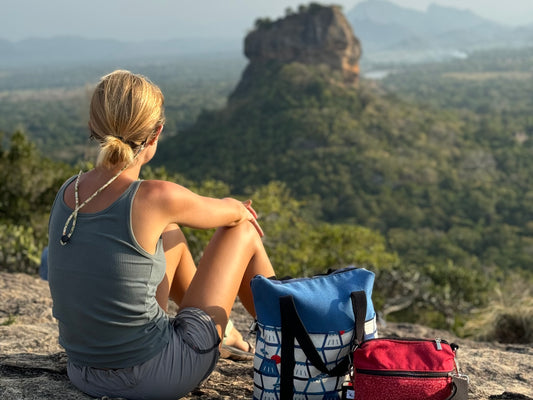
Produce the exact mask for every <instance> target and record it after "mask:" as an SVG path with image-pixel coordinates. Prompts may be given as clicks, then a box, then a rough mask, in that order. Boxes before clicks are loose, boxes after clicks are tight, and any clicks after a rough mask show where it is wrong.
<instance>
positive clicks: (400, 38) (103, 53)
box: [0, 0, 533, 67]
mask: <svg viewBox="0 0 533 400" xmlns="http://www.w3.org/2000/svg"><path fill="white" fill-rule="evenodd" d="M314 4H316V3H314ZM346 17H347V19H348V21H349V22H350V24H351V25H352V27H353V30H354V32H355V35H356V36H357V37H359V39H360V40H361V42H362V45H363V50H364V51H363V58H364V60H365V61H370V62H373V61H376V62H379V61H396V62H397V61H402V62H413V61H427V60H433V59H434V58H435V56H434V55H435V54H436V53H439V52H444V53H446V54H448V55H449V54H452V53H453V52H452V51H450V50H461V51H463V52H468V51H471V50H476V49H488V48H495V47H504V48H507V47H509V46H511V47H523V46H529V44H530V38H531V36H532V35H533V26H524V27H520V28H509V27H505V26H502V25H499V24H497V23H495V22H493V21H490V20H487V19H485V18H482V17H480V16H478V15H476V14H475V13H473V12H471V11H468V10H461V9H457V8H452V7H443V6H440V5H435V4H432V5H430V6H429V7H428V9H427V11H418V10H414V9H410V8H406V7H402V6H399V5H396V4H394V3H391V2H390V1H387V0H367V1H364V2H362V3H359V4H357V5H356V6H355V7H353V8H352V9H350V10H349V11H347V12H346ZM199 34H200V33H199ZM240 51H241V41H240V38H223V37H204V38H202V37H196V38H195V37H189V38H177V39H172V40H159V41H158V40H152V41H146V42H123V41H117V40H112V39H87V38H83V37H78V36H68V37H65V36H62V37H52V38H31V39H26V40H22V41H18V42H10V41H7V40H2V39H1V38H0V54H2V56H1V57H0V67H6V66H7V67H9V66H17V65H35V64H37V65H39V64H55V63H64V62H71V63H80V62H87V61H93V62H98V61H109V60H120V59H142V58H146V57H153V56H160V57H184V56H190V55H198V54H213V53H221V52H223V53H234V54H236V55H238V54H239V53H240ZM421 52H422V53H423V54H418V55H414V54H413V53H421Z"/></svg>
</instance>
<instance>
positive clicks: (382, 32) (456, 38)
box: [346, 0, 533, 62]
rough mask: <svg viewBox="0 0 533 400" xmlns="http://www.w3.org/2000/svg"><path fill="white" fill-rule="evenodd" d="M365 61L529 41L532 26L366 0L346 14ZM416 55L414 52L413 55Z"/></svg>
mask: <svg viewBox="0 0 533 400" xmlns="http://www.w3.org/2000/svg"><path fill="white" fill-rule="evenodd" d="M346 16H347V18H348V20H349V21H350V23H351V24H352V27H353V30H354V32H355V34H356V35H357V36H358V37H359V38H360V40H361V42H362V44H363V55H364V57H365V60H366V61H369V60H370V61H401V62H405V61H420V58H424V57H426V58H427V60H432V59H434V58H439V57H441V58H446V57H448V58H449V57H453V56H454V55H455V54H464V53H465V52H466V53H468V52H470V51H474V50H480V49H489V48H496V47H509V46H512V47H518V46H524V45H528V41H529V39H530V38H531V36H532V32H533V30H532V28H531V27H529V28H528V27H524V28H521V29H514V28H509V27H506V26H503V25H500V24H498V23H496V22H493V21H490V20H488V19H485V18H482V17H480V16H478V15H476V14H475V13H473V12H472V11H469V10H462V9H457V8H451V7H444V6H440V5H435V4H432V5H430V6H429V7H428V9H427V10H426V11H418V10H414V9H410V8H406V7H401V6H399V5H396V4H394V3H391V2H389V1H386V0H367V1H364V2H362V3H359V4H357V5H356V6H355V7H354V8H353V9H351V10H350V11H348V12H347V14H346ZM414 53H418V56H413V54H414Z"/></svg>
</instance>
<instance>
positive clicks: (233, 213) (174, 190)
mask: <svg viewBox="0 0 533 400" xmlns="http://www.w3.org/2000/svg"><path fill="white" fill-rule="evenodd" d="M149 186H150V188H149V190H150V192H151V193H150V197H152V199H153V200H152V204H157V206H158V209H159V211H160V212H161V213H162V214H163V215H164V217H165V218H168V222H169V223H171V222H175V223H177V224H179V225H183V226H189V227H192V228H199V229H209V228H217V227H219V226H227V225H232V224H235V223H237V222H239V221H240V220H242V219H243V218H245V217H246V210H245V207H244V206H243V205H242V203H241V202H239V201H238V200H235V199H230V198H227V199H215V198H211V197H205V196H200V195H198V194H196V193H194V192H192V191H190V190H189V189H187V188H185V187H183V186H180V185H177V184H175V183H172V182H166V181H151V183H150V184H149Z"/></svg>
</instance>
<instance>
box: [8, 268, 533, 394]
mask: <svg viewBox="0 0 533 400" xmlns="http://www.w3.org/2000/svg"><path fill="white" fill-rule="evenodd" d="M51 305H52V301H51V299H50V292H49V290H48V285H47V283H46V282H44V281H42V280H40V279H39V278H36V277H32V276H29V275H24V274H7V273H0V399H1V400H48V399H54V400H55V399H68V400H89V399H91V398H90V397H89V396H86V395H84V394H83V393H80V392H79V391H78V390H77V389H76V388H74V387H73V386H72V385H71V384H70V383H69V381H68V378H67V376H66V356H65V354H64V352H63V351H62V349H61V348H60V347H59V345H58V343H57V326H56V323H55V321H54V319H53V317H52V312H51ZM232 319H233V321H234V323H235V325H236V326H237V327H238V328H239V329H240V330H241V331H243V332H244V331H246V330H247V327H248V325H249V323H250V322H251V320H250V318H248V317H246V315H245V313H244V311H243V308H242V306H240V305H238V304H237V305H236V307H235V309H234V311H233V313H232ZM380 335H381V336H393V335H394V336H400V337H424V338H435V337H440V338H443V339H447V340H448V341H453V342H456V343H457V344H459V346H460V349H459V352H458V359H459V361H460V364H461V369H462V372H463V373H465V374H467V375H469V377H470V393H469V398H470V399H530V400H533V348H532V346H519V345H505V344H497V343H481V342H475V341H471V340H465V339H459V338H456V337H454V336H453V335H452V334H450V333H448V332H443V331H436V330H432V329H428V328H425V327H421V326H416V325H410V324H388V325H387V326H385V327H380ZM252 379H253V372H252V364H251V362H233V361H227V360H220V362H219V364H218V366H217V368H216V370H215V372H213V374H212V375H211V377H210V378H209V379H208V380H207V381H205V382H204V383H203V384H202V385H201V386H200V387H199V388H197V389H196V390H194V391H193V392H192V393H191V394H190V395H188V396H187V397H185V399H188V400H193V399H195V400H198V399H251V398H252Z"/></svg>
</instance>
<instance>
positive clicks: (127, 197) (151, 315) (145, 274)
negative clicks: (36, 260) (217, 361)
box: [48, 177, 171, 368]
mask: <svg viewBox="0 0 533 400" xmlns="http://www.w3.org/2000/svg"><path fill="white" fill-rule="evenodd" d="M74 179H75V177H73V178H71V179H69V180H68V181H67V182H65V184H64V185H63V186H62V187H61V189H60V190H59V193H58V194H57V196H56V199H55V201H54V205H53V206H52V211H51V214H50V222H49V226H48V231H49V232H48V233H49V255H48V265H49V276H48V279H49V283H50V291H51V294H52V299H53V315H54V317H55V318H56V319H57V320H58V324H59V343H60V344H61V346H63V347H64V348H65V350H66V352H67V355H68V357H69V360H70V361H71V362H73V363H74V364H78V365H82V366H83V365H86V366H90V367H97V368H126V367H131V366H133V365H137V364H139V363H142V362H144V361H147V360H149V359H150V358H152V357H154V356H155V355H156V354H158V353H159V352H160V351H161V350H162V349H163V347H164V346H166V345H167V343H168V341H169V338H170V333H171V331H170V329H171V326H170V324H169V320H168V317H167V315H166V314H165V312H164V311H163V310H162V309H161V308H160V307H159V305H158V304H157V301H156V300H155V292H156V289H157V286H158V285H159V283H160V282H161V281H162V279H163V277H164V275H165V266H166V262H165V255H164V251H163V243H162V239H159V242H158V244H157V249H156V252H155V254H154V255H152V254H150V253H148V252H147V251H145V250H144V249H143V248H142V247H141V246H140V245H139V244H138V243H137V240H136V239H135V236H134V234H133V230H132V227H131V209H132V203H133V198H134V196H135V193H136V192H137V189H138V188H139V185H140V183H141V181H136V182H134V183H132V184H131V185H130V187H129V188H128V189H127V190H126V191H125V192H124V193H123V194H122V195H121V196H120V197H119V198H118V199H117V200H116V201H115V202H114V203H113V204H111V205H110V206H109V207H107V208H106V209H104V210H102V211H99V212H96V213H80V214H78V221H77V223H76V229H75V231H74V234H73V235H72V237H71V239H70V241H69V242H68V243H67V244H66V245H65V246H62V245H61V244H60V243H59V240H60V238H61V235H62V231H63V226H64V224H65V222H66V220H67V218H68V217H69V215H70V214H71V212H72V209H71V208H70V207H68V206H67V205H66V203H65V201H64V192H65V188H66V187H67V186H68V184H69V183H70V182H72V181H73V180H74ZM69 229H70V227H69Z"/></svg>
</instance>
